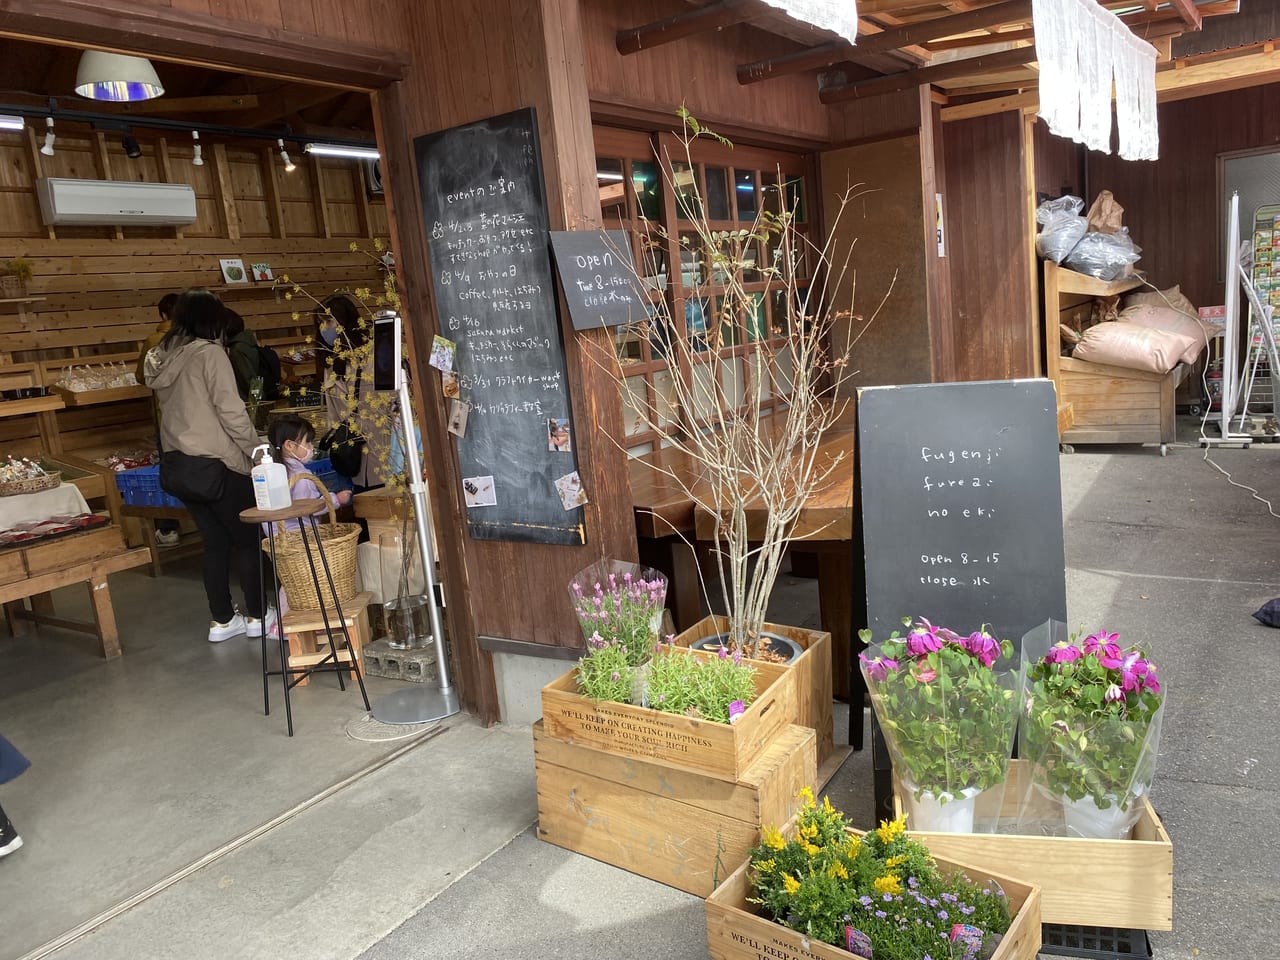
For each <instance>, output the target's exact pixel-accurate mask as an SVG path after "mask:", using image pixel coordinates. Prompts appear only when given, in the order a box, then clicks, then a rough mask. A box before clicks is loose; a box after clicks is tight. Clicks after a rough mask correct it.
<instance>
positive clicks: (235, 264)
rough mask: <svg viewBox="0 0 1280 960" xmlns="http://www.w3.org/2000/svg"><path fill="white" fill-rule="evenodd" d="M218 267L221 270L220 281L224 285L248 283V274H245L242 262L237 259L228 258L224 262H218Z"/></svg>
mask: <svg viewBox="0 0 1280 960" xmlns="http://www.w3.org/2000/svg"><path fill="white" fill-rule="evenodd" d="M218 266H220V267H221V268H222V279H223V281H224V282H226V283H248V282H249V274H248V273H247V272H245V269H244V261H243V260H241V259H240V258H239V257H228V258H226V259H225V260H219V261H218Z"/></svg>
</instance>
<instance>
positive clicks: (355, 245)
mask: <svg viewBox="0 0 1280 960" xmlns="http://www.w3.org/2000/svg"><path fill="white" fill-rule="evenodd" d="M347 249H348V250H350V251H351V252H352V253H358V252H359V251H360V244H358V243H356V242H355V241H354V240H352V241H351V243H350V244H348V246H347Z"/></svg>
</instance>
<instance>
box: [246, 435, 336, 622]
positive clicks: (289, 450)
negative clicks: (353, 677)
mask: <svg viewBox="0 0 1280 960" xmlns="http://www.w3.org/2000/svg"><path fill="white" fill-rule="evenodd" d="M267 439H268V440H269V441H270V442H271V456H272V457H273V458H274V459H275V461H276V462H277V463H283V464H284V468H285V470H287V471H288V473H289V477H290V479H292V478H293V477H294V476H295V475H296V474H299V473H307V472H309V471H308V468H307V462H308V461H309V460H310V459H311V458H312V457H313V456H315V439H316V430H315V427H313V426H312V425H311V424H310V422H308V421H307V420H304V419H303V418H302V417H299V416H296V415H294V414H286V415H285V416H282V417H279V418H277V419H276V420H275V421H274V422H273V423H272V424H271V428H270V429H269V430H268V431H267ZM289 493H290V495H291V496H292V497H293V499H294V500H319V499H321V493H320V488H319V487H317V486H316V484H315V481H313V480H311V479H309V478H304V479H302V480H299V481H298V482H297V483H295V484H294V485H293V488H292V489H291V490H290V491H289ZM329 499H330V501H331V502H332V503H333V506H334V508H335V509H336V508H338V507H344V506H346V505H347V504H348V503H350V502H351V491H350V490H339V491H338V492H337V493H331V494H329ZM328 512H329V510H328V508H327V507H323V506H322V507H321V508H320V509H319V510H317V511H316V512H315V514H314V515H315V516H321V515H323V514H326V513H328ZM262 526H263V535H264V536H265V535H266V527H267V524H265V523H264V524H263V525H262ZM284 527H285V529H286V530H298V529H300V528H301V527H302V521H301V520H286V521H284ZM308 532H309V529H308ZM279 610H280V615H281V616H282V617H283V616H284V615H285V614H286V613H288V612H289V603H288V601H287V600H286V598H285V594H284V588H283V587H281V588H280V607H279ZM273 626H274V625H273ZM271 635H272V636H275V635H276V633H275V631H274V630H272V631H271Z"/></svg>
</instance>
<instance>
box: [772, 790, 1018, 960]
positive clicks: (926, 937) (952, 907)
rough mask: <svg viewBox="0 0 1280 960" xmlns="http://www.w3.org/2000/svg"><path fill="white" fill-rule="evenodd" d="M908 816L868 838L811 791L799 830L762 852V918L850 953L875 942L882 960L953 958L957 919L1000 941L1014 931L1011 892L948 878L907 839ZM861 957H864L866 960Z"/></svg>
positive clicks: (775, 836) (959, 876) (776, 835)
mask: <svg viewBox="0 0 1280 960" xmlns="http://www.w3.org/2000/svg"><path fill="white" fill-rule="evenodd" d="M905 830H906V824H905V818H904V817H899V818H898V819H896V820H892V821H884V822H882V823H881V824H880V826H879V827H878V828H877V829H875V830H872V831H870V832H869V833H866V834H861V835H859V834H858V833H856V832H852V831H851V830H850V829H849V823H848V820H847V819H846V818H845V816H844V814H842V813H841V812H840V811H838V810H836V809H835V807H833V806H832V804H831V801H830V799H829V798H826V797H824V798H823V800H822V802H821V803H820V804H819V803H817V802H816V800H815V798H814V796H813V793H812V791H810V790H809V789H808V788H805V789H803V790H801V792H800V811H799V813H798V814H797V815H796V818H795V822H794V824H793V826H792V828H791V830H790V832H789V833H788V834H786V835H784V834H783V833H782V832H781V831H780V830H779V829H778V828H776V827H774V826H766V827H765V828H764V830H763V831H762V840H761V843H760V844H759V845H758V846H757V847H755V848H754V849H752V851H751V854H750V857H751V870H750V879H751V883H752V885H753V887H754V891H753V893H752V895H751V896H750V897H748V901H749V902H750V903H753V904H756V905H757V906H758V907H759V909H760V912H761V914H762V915H764V916H766V917H768V918H769V919H770V920H772V921H773V922H775V923H778V924H781V925H782V926H784V927H790V928H791V929H793V930H797V931H799V932H800V933H802V934H804V935H805V936H807V937H810V938H811V939H814V940H820V941H822V942H824V943H829V944H832V945H834V946H837V947H840V948H842V949H846V950H852V949H853V948H854V944H855V943H858V944H866V943H867V942H868V941H869V942H870V945H871V948H872V951H871V952H872V955H873V956H874V957H875V958H876V960H922V958H923V957H925V956H926V955H929V956H933V957H936V958H938V960H948V958H951V957H953V956H958V954H955V953H953V951H952V949H951V948H952V944H951V933H952V930H953V927H954V926H955V924H956V921H961V922H963V923H965V924H969V925H971V926H972V927H973V928H975V929H977V930H979V931H980V932H981V936H982V937H983V938H984V939H986V940H987V941H990V942H994V941H996V940H997V939H998V938H999V937H1000V936H1001V935H1003V934H1004V933H1005V932H1006V931H1007V930H1008V928H1009V925H1010V922H1011V918H1010V912H1009V902H1008V900H1007V899H1006V898H1005V897H1004V895H1003V891H1000V890H998V889H997V888H994V887H993V886H991V885H986V886H982V885H979V884H976V883H973V882H971V881H970V880H969V879H968V878H966V877H965V876H964V874H963V873H960V872H957V873H954V874H951V875H944V874H942V873H941V872H940V871H939V869H938V866H937V864H936V862H935V861H934V860H933V858H932V857H931V856H930V854H929V851H928V849H927V848H926V847H925V846H924V845H923V844H922V843H920V842H919V841H918V840H914V839H912V838H910V837H908V836H907V835H906V833H905ZM857 955H859V954H857V953H856V952H855V956H857Z"/></svg>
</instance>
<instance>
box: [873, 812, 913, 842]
mask: <svg viewBox="0 0 1280 960" xmlns="http://www.w3.org/2000/svg"><path fill="white" fill-rule="evenodd" d="M906 829H907V815H906V814H905V813H904V814H900V815H899V816H898V817H897V819H895V820H881V821H880V826H878V827H876V834H877V835H878V836H879V837H880V842H881V843H893V841H894V840H896V839H897V838H898V837H900V836H902V834H903V832H904V831H905V830H906Z"/></svg>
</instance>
